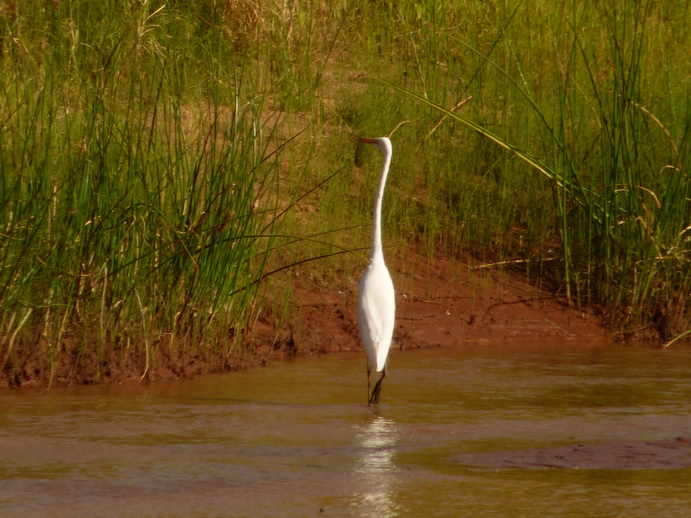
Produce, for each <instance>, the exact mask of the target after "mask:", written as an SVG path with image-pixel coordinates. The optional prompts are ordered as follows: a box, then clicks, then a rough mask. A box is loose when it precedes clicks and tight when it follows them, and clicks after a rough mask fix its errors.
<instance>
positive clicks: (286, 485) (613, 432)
mask: <svg viewBox="0 0 691 518" xmlns="http://www.w3.org/2000/svg"><path fill="white" fill-rule="evenodd" d="M364 401H365V374H364V357H363V356H361V355H360V354H331V355H327V356H324V357H321V358H313V359H301V360H297V361H294V362H277V363H272V364H271V365H270V366H268V367H265V368H259V369H254V370H251V371H248V372H242V373H234V374H230V375H227V376H215V377H208V378H203V379H197V380H190V381H182V382H175V383H158V384H154V385H149V386H146V387H144V386H134V387H133V386H130V387H82V388H70V389H60V390H53V391H51V392H50V393H48V394H36V393H33V392H28V391H24V392H13V393H4V394H0V516H22V517H24V516H71V517H75V516H365V517H367V516H376V517H384V516H493V515H496V516H504V515H508V514H509V513H511V514H512V515H514V516H554V515H560V516H569V515H572V516H585V515H587V516H594V515H598V516H619V515H621V516H653V515H657V516H687V515H688V513H689V509H691V491H689V488H690V487H691V468H689V467H683V466H682V467H678V466H676V465H675V463H674V462H671V463H669V462H668V463H667V464H664V463H663V464H661V465H659V466H656V465H655V464H654V463H653V464H648V465H646V466H648V467H646V468H645V469H631V466H626V465H624V464H622V465H621V466H611V465H609V466H607V467H605V468H602V467H598V466H597V465H593V464H590V465H588V466H585V467H580V466H573V467H571V468H567V469H554V468H548V467H543V468H542V469H539V467H538V468H537V469H532V468H528V469H526V468H520V467H517V468H497V467H496V466H492V465H491V463H487V465H483V463H482V461H481V462H479V463H478V462H472V461H471V460H469V459H472V458H473V456H474V455H475V456H478V457H477V458H481V456H482V455H487V454H488V452H497V451H498V452H508V451H522V452H529V451H533V450H535V449H545V448H546V449H549V448H559V447H565V446H569V447H571V446H575V445H578V444H602V443H605V444H610V443H611V444H618V443H621V442H622V441H624V442H626V441H633V442H637V443H638V442H640V443H641V444H645V443H646V442H647V441H662V440H672V441H673V440H674V439H675V438H676V437H677V436H687V437H688V436H691V351H689V350H676V351H664V352H661V351H654V350H648V349H641V348H618V347H612V346H609V347H604V346H603V347H597V346H587V345H583V344H573V345H569V346H563V345H554V344H551V345H546V346H543V347H539V348H537V347H532V348H531V347H525V346H522V347H509V346H500V345H494V346H487V347H484V348H465V349H436V350H431V351H430V350H427V351H407V352H398V351H394V353H393V355H392V357H391V360H390V372H389V376H388V377H387V379H386V381H385V383H384V386H383V390H382V403H381V405H380V406H379V408H377V409H371V408H368V407H367V406H366V405H364V404H363V402H364ZM684 447H686V448H691V446H688V445H684ZM680 451H681V450H680ZM490 455H491V454H490ZM500 455H504V456H506V455H511V454H500ZM650 466H653V467H652V468H651V467H650ZM655 467H659V468H665V467H667V468H669V469H655ZM533 468H534V467H533Z"/></svg>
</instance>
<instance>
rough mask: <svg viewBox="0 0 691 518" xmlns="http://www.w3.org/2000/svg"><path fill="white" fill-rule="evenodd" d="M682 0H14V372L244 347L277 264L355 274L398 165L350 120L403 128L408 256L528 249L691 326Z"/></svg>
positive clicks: (394, 247) (632, 303) (5, 273)
mask: <svg viewBox="0 0 691 518" xmlns="http://www.w3.org/2000/svg"><path fill="white" fill-rule="evenodd" d="M688 18H689V8H688V6H687V5H686V3H684V2H679V1H675V0H664V1H662V2H651V1H645V0H642V1H636V2H628V1H624V0H617V1H615V2H613V3H610V4H608V5H600V4H598V3H594V2H585V3H581V4H576V3H573V2H566V1H562V2H541V3H537V4H535V3H528V2H521V1H507V2H484V1H483V2H481V1H479V0H465V1H463V2H444V1H436V0H429V1H423V2H416V3H402V4H400V3H395V2H376V3H370V2H361V1H358V0H350V1H348V0H342V1H339V2H335V3H334V2H331V3H329V4H328V5H327V3H326V2H323V1H320V0H304V1H298V2H283V1H280V0H275V1H270V2H257V1H253V0H244V1H241V2H219V1H216V0H202V1H199V2H182V1H173V2H165V3H164V2H160V1H159V2H156V1H142V2H124V3H123V2H116V1H114V0H106V1H103V2H89V1H87V0H64V1H62V2H39V1H38V0H28V1H26V2H22V3H21V4H18V3H17V4H15V3H9V2H0V62H1V64H2V70H3V72H4V73H3V74H2V76H0V89H1V90H2V95H1V96H0V131H1V132H2V141H1V142H0V171H1V178H0V228H1V230H0V301H1V309H0V363H2V365H3V369H4V372H5V374H6V376H7V377H8V379H9V380H10V383H20V382H21V381H22V379H24V378H30V377H37V376H38V377H43V378H44V379H46V380H50V379H53V378H54V377H56V376H57V377H60V378H64V379H69V377H70V376H71V375H74V376H78V377H79V379H82V380H87V381H88V380H91V381H98V380H100V379H102V378H103V377H105V376H108V375H109V373H110V371H112V370H113V369H116V368H117V366H118V365H125V364H128V363H129V364H132V365H136V366H138V368H139V370H140V372H141V373H142V374H146V375H150V374H152V373H155V370H156V369H157V368H159V367H162V366H164V365H165V366H167V367H168V368H171V369H173V370H174V371H179V372H180V373H181V374H182V373H184V371H185V368H186V365H188V364H189V363H191V362H192V361H194V358H195V357H198V356H204V357H207V358H214V361H216V362H217V364H218V365H223V364H224V363H230V362H232V357H233V356H235V355H242V354H243V349H242V344H243V334H244V332H245V330H246V329H247V328H248V327H250V326H251V322H252V321H253V320H254V319H256V318H257V317H258V315H259V313H260V312H261V311H262V307H263V305H264V301H263V298H262V295H261V293H262V291H261V290H262V288H263V287H265V286H266V283H264V282H262V281H263V280H264V279H265V278H266V276H267V274H271V273H272V272H285V273H290V271H291V268H290V266H291V265H293V264H302V263H304V262H305V261H311V260H312V259H314V258H319V257H326V256H328V257H329V258H327V259H324V260H322V261H321V262H312V263H311V264H313V265H314V268H315V269H316V270H317V271H319V272H320V274H321V275H323V276H325V277H329V276H330V275H331V276H333V279H332V281H331V282H336V281H337V280H338V282H340V283H342V284H345V286H348V285H350V286H353V285H354V283H353V282H351V281H352V280H353V279H354V278H355V272H356V271H357V270H359V268H360V267H361V263H360V262H359V261H360V259H359V258H358V255H362V254H359V252H358V251H357V249H358V248H360V247H362V246H366V245H367V243H368V242H369V238H368V232H369V217H370V208H371V201H372V200H371V197H372V193H373V186H374V184H375V182H376V174H377V173H378V165H377V163H376V162H375V160H376V159H377V157H375V156H374V155H373V154H366V153H363V154H362V155H359V151H358V150H357V148H356V146H355V141H356V139H355V137H356V136H357V135H365V134H366V135H370V136H372V135H374V136H376V135H383V134H388V133H389V132H390V131H392V130H393V128H398V129H397V130H396V133H395V134H394V162H393V169H392V175H391V177H390V180H389V187H388V188H387V195H386V199H385V203H384V211H385V214H384V225H385V232H386V234H387V236H386V242H387V243H388V244H389V245H390V246H391V253H399V254H404V250H405V248H406V247H407V246H409V245H410V244H413V243H414V244H415V245H416V246H417V247H418V248H420V249H422V250H426V251H427V253H428V254H429V255H430V256H431V255H433V254H435V253H444V254H451V255H457V256H461V257H463V256H467V255H472V256H474V257H475V258H476V259H479V260H482V261H485V262H502V264H507V262H508V263H511V262H513V263H515V264H521V265H523V266H524V270H523V271H525V273H526V274H527V275H528V276H529V278H530V279H532V280H535V281H538V282H541V283H543V285H545V286H548V287H551V288H553V289H556V290H559V291H562V292H563V293H564V294H565V295H566V296H567V297H568V298H569V300H570V301H571V302H572V303H573V304H581V303H588V304H598V305H600V306H601V307H602V308H603V312H604V313H606V314H607V315H608V316H609V321H610V322H611V323H613V324H614V323H616V324H617V325H618V326H619V327H620V328H621V330H622V331H624V332H629V331H636V330H640V329H644V328H646V329H653V330H654V331H655V332H656V333H658V334H661V335H663V336H667V335H671V334H673V333H675V332H678V331H682V330H684V329H685V328H686V327H687V326H688V325H689V312H688V309H689V308H688V303H687V299H688V294H689V285H690V284H689V282H690V278H689V272H690V270H689V236H690V235H691V233H690V232H689V230H688V229H689V225H691V222H690V219H691V218H690V214H689V210H690V208H689V181H688V173H687V172H686V167H687V161H688V146H689V133H690V130H689V109H690V108H689V95H688V92H689V76H688V69H689V67H688V63H689V55H688V50H687V48H688V37H687V36H686V32H687V31H686V27H687V25H688ZM392 85H393V86H394V87H393V88H392V87H391V86H392ZM402 123H403V124H402ZM353 163H355V164H356V165H355V166H354V167H353ZM347 250H352V251H354V252H355V253H354V254H343V253H342V252H343V251H347ZM331 254H337V255H331ZM277 276H278V275H277ZM277 276H276V277H277ZM351 277H352V278H351ZM287 282H288V281H287ZM282 289H284V288H282ZM272 293H279V290H273V291H272ZM280 293H286V294H287V293H289V288H285V291H281V292H280ZM273 298H274V299H276V296H274V297H273ZM273 302H274V303H276V304H277V306H282V305H283V302H284V301H282V300H273Z"/></svg>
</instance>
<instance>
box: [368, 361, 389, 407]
mask: <svg viewBox="0 0 691 518" xmlns="http://www.w3.org/2000/svg"><path fill="white" fill-rule="evenodd" d="M385 377H386V367H384V370H383V371H382V372H381V378H379V381H377V384H376V385H375V386H374V389H373V390H372V395H371V396H370V398H369V403H368V405H378V404H379V394H380V393H381V382H382V381H384V378H385Z"/></svg>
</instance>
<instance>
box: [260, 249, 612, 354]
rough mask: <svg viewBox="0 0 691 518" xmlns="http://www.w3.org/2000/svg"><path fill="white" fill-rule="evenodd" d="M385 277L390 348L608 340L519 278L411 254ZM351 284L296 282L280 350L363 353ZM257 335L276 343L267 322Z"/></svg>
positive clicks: (598, 327)
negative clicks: (390, 306)
mask: <svg viewBox="0 0 691 518" xmlns="http://www.w3.org/2000/svg"><path fill="white" fill-rule="evenodd" d="M390 270H391V274H392V277H393V279H394V284H395V285H396V298H397V301H396V304H397V310H396V330H395V333H394V344H393V347H400V348H424V347H436V346H439V345H444V346H463V345H464V344H477V343H491V342H506V341H507V340H511V341H515V342H518V343H526V342H531V341H534V340H538V339H543V338H551V339H554V338H558V339H561V340H583V341H589V342H593V341H599V342H602V341H605V340H608V339H610V336H609V335H608V333H607V331H606V329H605V327H604V326H603V325H602V317H601V316H600V315H598V313H597V311H595V310H593V309H589V308H581V309H575V308H572V307H571V308H570V307H568V305H567V304H566V301H565V299H564V298H563V297H560V296H557V295H553V294H552V293H549V292H547V291H544V290H540V289H538V288H537V287H535V286H533V285H531V284H530V283H528V282H527V281H526V279H525V275H520V274H512V273H507V272H505V271H503V270H501V269H499V268H497V269H492V268H485V267H484V266H483V265H479V266H476V267H471V266H469V265H467V264H465V263H460V262H457V261H454V260H448V259H442V260H435V261H432V262H430V261H427V260H426V259H424V258H422V257H420V256H417V255H409V256H408V258H407V259H405V260H403V259H401V260H397V261H394V262H393V264H392V265H390ZM355 282H357V279H355V280H352V281H350V283H351V284H350V285H343V286H334V285H333V283H331V284H330V285H324V286H322V287H321V288H320V289H315V283H314V282H310V281H306V280H302V279H301V278H297V279H296V287H295V290H294V293H293V304H294V312H293V317H292V318H291V320H290V322H289V324H288V325H287V326H286V330H285V332H284V333H283V334H281V335H279V336H280V337H281V338H280V340H279V341H280V342H282V344H283V347H282V348H283V349H284V350H285V351H286V352H292V353H296V354H314V353H319V352H328V351H334V350H357V349H359V348H361V345H360V343H359V338H358V330H357V322H356V317H355V296H356V291H357V286H356V285H355V284H354V283H355ZM256 331H258V334H257V335H256V337H255V339H257V340H258V342H261V341H262V340H264V341H266V340H268V339H269V338H270V337H271V338H272V337H274V336H275V333H274V329H273V326H272V325H271V323H270V322H263V323H262V322H260V323H259V324H258V327H257V329H256ZM260 350H261V347H260Z"/></svg>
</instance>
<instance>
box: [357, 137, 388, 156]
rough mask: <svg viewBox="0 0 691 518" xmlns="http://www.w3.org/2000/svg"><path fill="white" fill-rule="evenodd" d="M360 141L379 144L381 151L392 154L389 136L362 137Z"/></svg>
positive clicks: (374, 144)
mask: <svg viewBox="0 0 691 518" xmlns="http://www.w3.org/2000/svg"><path fill="white" fill-rule="evenodd" d="M360 142H362V143H363V144H372V145H373V146H377V147H378V148H379V151H381V152H382V153H384V154H385V155H390V154H391V141H390V140H389V139H388V138H387V137H379V138H361V139H360Z"/></svg>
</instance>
